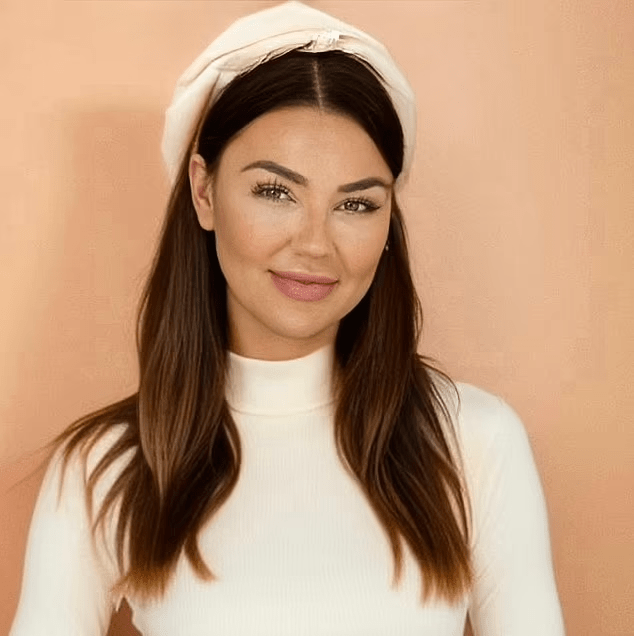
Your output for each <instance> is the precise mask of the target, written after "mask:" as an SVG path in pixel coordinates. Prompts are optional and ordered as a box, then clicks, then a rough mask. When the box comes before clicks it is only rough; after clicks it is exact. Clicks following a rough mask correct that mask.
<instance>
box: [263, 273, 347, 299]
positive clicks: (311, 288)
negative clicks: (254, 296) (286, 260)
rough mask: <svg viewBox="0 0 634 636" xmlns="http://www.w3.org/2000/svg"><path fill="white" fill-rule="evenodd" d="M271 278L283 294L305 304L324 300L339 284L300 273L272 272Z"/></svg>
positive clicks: (334, 280) (335, 281) (333, 280)
mask: <svg viewBox="0 0 634 636" xmlns="http://www.w3.org/2000/svg"><path fill="white" fill-rule="evenodd" d="M271 278H272V280H273V284H274V285H275V287H276V288H277V290H278V291H280V292H282V294H284V295H285V296H287V297H288V298H292V299H293V300H301V301H304V302H313V301H317V300H323V299H324V298H326V296H328V295H329V294H330V293H331V292H332V291H333V289H334V288H335V285H336V283H337V282H338V281H337V279H335V278H329V277H327V276H314V275H312V274H303V273H299V272H273V271H271Z"/></svg>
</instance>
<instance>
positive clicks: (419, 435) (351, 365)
mask: <svg viewBox="0 0 634 636" xmlns="http://www.w3.org/2000/svg"><path fill="white" fill-rule="evenodd" d="M292 104H310V105H313V106H317V107H319V108H326V109H330V110H333V111H336V112H341V113H344V114H346V115H348V116H350V117H352V118H354V119H355V120H356V121H357V122H358V123H359V124H360V125H361V126H362V127H363V128H364V129H365V130H366V131H367V132H368V134H369V135H370V136H371V138H372V139H373V140H374V142H375V144H376V146H377V148H378V149H379V150H380V151H381V153H382V155H383V156H384V157H385V159H386V162H387V163H388V165H389V167H390V169H391V171H392V173H393V174H394V176H395V177H397V176H398V174H399V173H400V171H401V169H402V163H403V134H402V130H401V126H400V122H399V120H398V116H397V114H396V112H395V111H394V108H393V106H392V103H391V101H390V99H389V96H388V95H387V93H386V91H385V90H384V88H383V86H382V84H381V81H380V78H378V76H377V75H376V74H375V72H374V71H373V69H371V68H369V67H368V66H367V65H366V64H364V63H363V62H361V61H359V60H357V59H354V58H352V57H349V56H347V55H345V54H343V53H339V52H329V53H305V52H298V51H295V52H291V53H288V54H285V55H283V56H280V57H278V58H275V59H273V60H270V61H267V62H265V63H263V64H261V65H260V66H258V67H256V68H255V69H253V70H251V71H249V72H247V73H245V74H244V75H243V76H241V77H239V78H237V79H236V80H234V81H233V82H232V83H231V84H230V85H229V86H228V87H227V88H226V89H225V90H224V91H223V93H222V94H221V95H220V97H219V98H218V99H217V100H216V101H215V103H214V104H213V106H212V107H211V108H210V109H209V112H207V113H205V114H204V115H203V117H202V125H201V126H200V127H199V130H200V133H199V135H198V136H197V139H195V140H192V143H191V144H190V148H189V151H190V153H191V152H193V151H194V150H195V151H197V152H199V153H200V154H201V155H202V156H203V157H204V159H205V161H206V162H207V165H208V166H209V167H210V170H213V168H214V166H215V165H216V164H217V161H218V159H219V157H220V156H221V153H222V151H223V149H224V148H225V147H226V145H227V144H228V143H229V142H230V141H231V139H232V138H233V136H234V135H235V134H236V133H237V132H239V131H240V130H241V129H242V128H244V126H246V125H247V124H248V123H249V122H251V121H253V120H254V119H255V118H257V117H258V116H259V115H261V114H263V113H265V112H267V111H270V110H271V109H273V108H278V107H281V106H288V105H292ZM188 158H189V153H188V155H187V156H186V158H185V160H184V161H183V165H182V166H181V169H180V173H179V175H178V177H177V179H176V182H175V184H174V187H173V189H172V193H171V197H170V200H169V203H168V206H167V214H166V217H165V221H164V225H163V228H162V233H161V238H160V244H159V247H158V250H157V253H156V255H155V258H154V262H153V265H152V270H151V273H150V276H149V278H148V281H147V283H146V286H145V289H144V292H143V294H142V297H141V300H140V305H139V311H138V318H137V348H138V358H139V377H140V380H139V387H138V392H136V393H134V394H133V395H130V396H129V397H127V398H125V399H123V400H121V401H119V402H116V403H115V404H111V405H109V406H107V407H105V408H103V409H101V410H99V411H96V412H93V413H90V414H88V415H86V416H84V417H82V418H80V419H79V420H77V421H76V422H74V423H73V424H72V425H71V426H70V427H69V428H68V429H66V430H65V431H63V432H62V433H61V434H60V435H59V436H58V437H57V438H56V439H55V440H53V442H52V443H51V445H62V444H65V448H64V466H65V465H66V462H67V461H68V459H69V457H70V454H71V453H72V452H73V450H74V449H76V448H78V447H79V448H81V449H82V450H83V452H84V455H83V456H84V458H85V457H86V456H87V453H88V451H89V450H90V449H91V448H92V447H93V445H94V443H95V442H96V441H97V440H98V439H100V438H101V437H102V436H103V435H104V434H105V433H106V432H107V431H109V430H111V429H112V428H113V427H114V426H116V425H120V424H125V426H124V427H122V429H123V432H122V434H121V435H120V436H119V437H118V438H117V440H116V442H115V443H114V444H113V445H112V446H111V447H110V448H109V449H108V450H107V452H106V453H105V454H104V455H103V457H101V459H100V461H99V462H98V463H97V465H96V466H95V468H94V470H93V471H92V473H91V474H90V476H89V478H88V483H87V493H86V496H87V502H88V505H89V509H92V498H93V492H94V488H95V485H96V483H97V482H98V480H99V479H100V478H101V477H102V476H103V475H104V473H105V472H106V470H107V469H108V468H109V467H111V466H112V464H113V462H115V461H116V460H117V459H119V458H121V457H122V455H124V454H125V453H127V452H128V451H130V454H131V458H130V459H129V461H128V462H127V463H126V464H125V466H124V467H123V468H122V470H121V471H120V472H119V474H118V476H117V478H116V481H115V482H114V483H113V485H112V487H111V488H110V489H109V491H108V492H107V495H106V496H105V499H104V500H103V502H102V504H101V506H100V507H99V510H98V514H97V515H96V517H95V518H94V520H93V531H95V530H96V528H97V527H98V525H99V524H100V523H104V522H105V519H106V515H107V513H108V512H109V511H112V510H114V509H115V507H116V506H115V504H117V506H118V513H117V514H118V517H117V520H116V528H117V532H116V548H117V558H118V562H119V567H120V570H121V574H122V576H121V579H120V580H119V581H118V584H117V590H118V591H119V592H123V593H129V594H134V595H138V596H140V597H145V598H150V597H160V596H161V595H162V594H163V593H164V591H165V589H166V587H167V585H168V583H169V580H170V577H171V575H172V574H173V572H174V569H175V566H176V563H177V560H178V559H179V557H180V556H181V553H182V552H183V551H184V553H185V555H186V556H187V558H188V559H189V561H190V562H191V564H192V566H193V568H194V570H195V572H196V573H197V574H198V575H199V576H200V577H202V578H204V579H207V580H213V579H214V576H213V574H212V572H211V571H210V570H209V568H208V567H207V566H206V564H205V563H204V561H203V559H202V557H201V554H200V552H199V549H198V545H197V535H198V532H199V530H200V529H201V527H202V526H203V524H204V523H205V522H207V521H208V520H209V518H210V517H212V516H213V515H214V513H216V512H217V511H218V509H219V508H220V507H221V506H222V505H223V504H224V502H225V501H226V500H227V499H228V497H229V496H230V494H231V492H232V489H233V488H234V486H235V485H236V482H237V479H238V474H239V470H240V462H241V447H240V439H239V436H238V432H237V429H236V426H235V423H234V421H233V419H232V416H231V413H230V410H229V407H228V405H227V402H226V399H225V378H226V371H227V349H228V346H229V342H228V331H227V310H226V282H225V280H224V277H223V275H222V273H221V270H220V266H219V264H218V260H217V257H216V251H215V235H214V233H213V232H206V231H205V230H203V229H202V228H201V226H200V225H199V223H198V220H197V217H196V213H195V210H194V207H193V203H192V200H191V194H190V189H189V181H188V173H187V163H188V162H187V160H188ZM421 327H422V313H421V308H420V303H419V300H418V297H417V295H416V291H415V288H414V285H413V282H412V277H411V272H410V267H409V259H408V253H407V241H406V235H405V229H404V225H403V219H402V215H401V212H400V210H399V208H398V205H397V204H396V200H395V199H393V201H392V218H391V223H390V229H389V251H386V252H384V253H383V255H382V256H381V260H380V262H379V265H378V268H377V271H376V275H375V278H374V281H373V283H372V285H371V287H370V289H369V290H368V292H367V294H366V296H365V297H364V298H363V299H362V301H361V302H360V303H359V304H358V305H357V306H356V307H355V308H354V309H353V310H352V311H351V312H350V313H349V314H348V315H347V316H345V317H344V318H343V320H342V321H341V323H340V326H339V330H338V333H337V338H336V343H335V357H336V362H337V367H338V372H337V383H336V387H337V388H336V396H335V397H336V415H335V421H334V426H335V433H336V440H337V450H338V453H339V457H340V459H341V461H342V462H343V464H344V465H345V466H346V468H347V469H348V470H349V472H350V474H351V476H352V477H353V478H354V479H355V480H357V481H358V483H359V484H360V486H361V488H362V490H363V492H364V493H365V495H366V497H367V500H368V502H369V504H370V505H371V506H372V509H373V510H374V512H375V513H376V515H377V517H378V519H379V520H380V522H381V524H382V525H383V527H384V528H385V529H386V531H387V533H388V536H389V539H390V542H391V546H392V551H393V556H394V561H395V570H394V573H395V574H394V578H395V581H398V580H399V579H400V576H401V571H402V561H403V556H402V541H403V540H404V541H406V542H407V544H408V545H409V547H410V548H411V550H412V552H413V554H414V556H415V558H416V560H417V562H418V565H419V567H420V570H421V574H422V575H423V576H422V578H423V581H424V585H423V591H422V598H423V599H425V598H428V597H429V596H430V594H436V595H438V596H439V597H440V598H444V599H446V600H448V601H457V600H458V599H459V598H461V596H462V595H463V594H464V593H465V592H467V590H468V588H469V587H470V584H471V582H472V568H471V558H470V551H469V529H468V500H467V495H466V492H465V490H464V484H463V480H462V476H461V470H460V466H459V458H458V456H457V454H455V453H454V452H453V451H452V439H451V438H453V437H454V436H455V432H454V431H453V428H452V425H451V418H450V415H449V412H448V409H447V407H446V406H445V403H444V401H443V397H442V395H443V390H441V384H442V385H445V386H446V387H453V383H452V382H451V380H450V379H449V378H448V377H447V376H445V375H444V374H442V373H441V372H440V371H437V370H435V369H434V368H433V367H432V366H431V364H430V362H429V361H428V360H427V359H425V358H423V357H422V356H420V355H419V354H418V353H417V345H418V340H419V335H420V330H421ZM453 388H454V389H455V387H453ZM454 441H455V440H454ZM124 564H125V566H124Z"/></svg>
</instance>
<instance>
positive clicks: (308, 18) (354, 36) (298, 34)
mask: <svg viewBox="0 0 634 636" xmlns="http://www.w3.org/2000/svg"><path fill="white" fill-rule="evenodd" d="M298 48H301V49H302V50H305V51H311V52H318V51H333V50H337V51H343V52H345V53H349V54H351V55H353V56H355V57H358V58H361V59H363V60H365V61H366V62H368V63H369V64H370V65H371V66H372V67H373V68H374V69H375V70H376V71H377V72H378V73H379V75H381V77H382V78H383V80H384V86H385V88H386V90H387V92H388V94H389V95H390V98H391V99H392V103H393V105H394V108H395V109H396V112H397V114H398V116H399V119H400V122H401V126H402V128H403V137H404V142H405V148H404V151H405V155H404V160H403V170H402V172H401V175H400V176H399V179H398V181H399V182H403V181H404V179H405V177H406V175H407V173H408V172H409V168H410V167H411V163H412V156H413V151H414V143H415V139H416V104H415V100H414V93H413V91H412V88H411V86H410V85H409V83H408V81H407V80H406V79H405V76H404V75H403V74H402V73H401V71H400V70H399V68H398V67H397V66H396V64H395V63H394V60H393V59H392V57H391V56H390V54H389V53H388V51H387V49H386V48H385V47H384V46H383V45H382V44H381V43H380V42H378V41H377V40H375V39H374V38H372V37H370V36H369V35H368V34H367V33H364V32H363V31H360V30H359V29H357V28H355V27H353V26H350V25H349V24H346V23H345V22H342V21H341V20H337V19H336V18H333V17H332V16H330V15H328V14H327V13H323V12H321V11H318V10H317V9H313V8H312V7H308V6H306V5H304V4H302V3H301V2H294V1H293V2H286V3H284V4H281V5H278V6H275V7H272V8H270V9H265V10H264V11H259V12H257V13H252V14H251V15H248V16H246V17H244V18H240V19H239V20H236V21H235V22H234V23H233V24H232V25H231V26H230V27H229V28H228V29H227V30H226V31H224V32H223V33H221V34H220V35H219V36H218V37H217V38H216V39H215V40H214V41H213V42H212V43H211V44H210V45H209V46H208V47H207V48H206V49H205V50H204V51H203V52H202V53H201V55H199V56H198V58H196V60H194V62H193V63H192V64H191V65H190V66H189V68H188V69H187V70H186V71H185V72H184V73H183V74H182V75H181V77H180V78H179V80H178V82H177V83H176V88H175V90H174V96H173V98H172V103H171V104H170V106H169V108H168V109H167V111H166V113H165V128H164V130H163V143H162V150H163V159H164V161H165V165H166V167H167V173H168V176H169V179H170V182H171V183H174V181H175V180H176V176H177V174H178V170H179V168H180V165H181V162H182V161H183V160H184V158H185V153H186V151H187V147H188V145H189V143H190V142H191V140H192V137H193V135H194V134H195V132H196V131H195V128H196V125H197V123H198V120H199V118H200V115H201V113H202V111H203V109H205V107H206V106H207V104H208V103H210V102H213V101H215V99H216V98H217V96H218V94H219V93H220V91H221V90H222V89H223V88H224V87H225V86H227V84H229V83H230V82H231V81H232V80H233V79H234V78H235V77H236V76H237V75H239V74H241V73H243V72H244V71H245V70H247V69H251V68H253V67H255V66H257V65H258V64H260V63H261V62H263V61H265V60H267V59H270V58H271V57H272V56H277V55H282V54H283V53H286V52H288V51H291V50H293V49H298Z"/></svg>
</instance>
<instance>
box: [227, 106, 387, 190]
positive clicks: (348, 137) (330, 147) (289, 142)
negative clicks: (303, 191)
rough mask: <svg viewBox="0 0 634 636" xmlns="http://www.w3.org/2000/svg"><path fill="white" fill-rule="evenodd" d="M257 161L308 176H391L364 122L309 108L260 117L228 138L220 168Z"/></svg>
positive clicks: (290, 108)
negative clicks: (332, 174)
mask: <svg viewBox="0 0 634 636" xmlns="http://www.w3.org/2000/svg"><path fill="white" fill-rule="evenodd" d="M257 160H271V161H276V162H279V163H282V164H283V165H285V166H287V167H289V168H291V169H293V170H296V171H298V172H301V173H302V174H306V176H309V175H310V173H311V172H319V173H321V174H324V172H327V173H337V174H340V175H341V176H342V177H344V176H351V177H358V176H359V175H360V176H361V177H365V176H368V175H369V174H372V175H373V176H382V177H384V178H385V179H387V180H390V179H391V178H392V175H391V171H390V169H389V167H388V166H387V163H386V162H385V160H384V159H383V156H382V155H381V152H380V151H379V149H378V148H377V146H376V144H375V143H374V141H373V140H372V138H371V137H370V136H369V135H368V133H367V132H366V131H365V130H364V129H363V128H362V127H361V125H359V124H358V123H357V122H356V121H355V120H354V119H352V118H351V117H348V116H347V115H343V114H340V113H335V112H332V111H328V110H323V109H320V108H316V107H311V106H290V107H285V108H279V109H276V110H273V111H269V112H268V113H265V114H264V115H262V116H260V117H258V118H257V119H255V120H254V121H252V122H251V123H250V124H249V125H248V126H246V127H245V128H244V129H243V130H242V131H240V133H239V134H238V135H236V136H235V137H234V138H233V139H232V140H231V142H229V144H228V145H227V147H226V148H225V150H224V152H223V156H222V158H221V166H222V164H225V165H226V166H227V167H229V166H234V164H241V163H245V162H247V163H248V162H252V161H257ZM234 167H237V165H235V166H234ZM302 171H304V172H302ZM342 173H345V175H344V174H342Z"/></svg>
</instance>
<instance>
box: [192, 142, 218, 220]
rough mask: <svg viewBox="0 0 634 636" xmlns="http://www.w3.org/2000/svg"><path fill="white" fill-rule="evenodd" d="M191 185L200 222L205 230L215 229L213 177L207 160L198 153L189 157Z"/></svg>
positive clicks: (193, 200)
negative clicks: (208, 168)
mask: <svg viewBox="0 0 634 636" xmlns="http://www.w3.org/2000/svg"><path fill="white" fill-rule="evenodd" d="M189 185H190V188H191V192H192V202H193V204H194V208H195V209H196V214H197V216H198V222H199V223H200V225H201V227H202V228H203V229H205V230H213V229H214V214H213V212H214V209H213V196H212V194H213V192H212V178H211V175H210V174H209V173H208V171H207V165H206V164H205V160H204V159H203V158H202V157H201V156H200V155H198V154H195V155H192V156H191V157H190V159H189Z"/></svg>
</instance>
